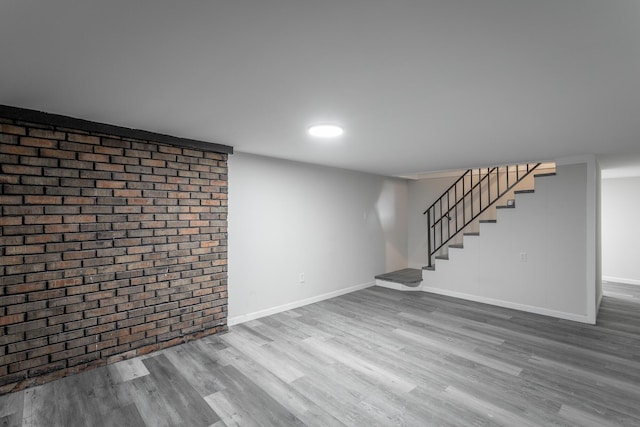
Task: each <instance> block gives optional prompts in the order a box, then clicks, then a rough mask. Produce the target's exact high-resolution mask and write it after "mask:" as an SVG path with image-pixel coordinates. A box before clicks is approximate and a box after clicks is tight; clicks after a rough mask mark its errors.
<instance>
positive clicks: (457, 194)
mask: <svg viewBox="0 0 640 427" xmlns="http://www.w3.org/2000/svg"><path fill="white" fill-rule="evenodd" d="M549 167H550V166H549V165H545V169H544V170H545V172H542V173H536V172H538V171H542V170H543V168H542V163H525V164H517V165H505V166H494V167H490V168H478V169H468V170H467V171H466V172H464V174H462V176H460V178H458V179H457V180H456V181H455V182H454V183H453V184H452V185H451V186H450V187H449V188H448V189H447V190H446V191H445V192H444V193H443V194H442V195H441V196H440V197H439V198H438V199H437V200H436V201H435V202H433V204H431V206H429V207H428V208H427V209H426V210H425V211H424V212H423V215H425V216H426V220H427V265H426V266H425V267H423V268H424V269H425V270H434V269H435V264H434V262H433V260H434V259H436V260H447V259H449V249H450V248H451V249H462V248H463V241H462V237H463V236H465V235H466V236H477V235H479V224H481V223H495V222H496V209H513V208H515V195H516V194H519V193H532V192H533V191H534V189H533V179H532V178H533V177H535V176H541V175H554V174H555V168H554V169H551V170H552V171H553V172H549V169H548V168H549Z"/></svg>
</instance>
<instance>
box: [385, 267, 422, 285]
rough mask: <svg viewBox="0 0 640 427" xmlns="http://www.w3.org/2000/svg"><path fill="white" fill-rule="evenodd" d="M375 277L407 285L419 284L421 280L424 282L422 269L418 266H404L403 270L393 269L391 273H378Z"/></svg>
mask: <svg viewBox="0 0 640 427" xmlns="http://www.w3.org/2000/svg"><path fill="white" fill-rule="evenodd" d="M375 279H377V280H384V281H386V282H393V283H400V284H401V285H406V286H418V285H419V284H420V282H422V270H419V269H417V268H403V269H402V270H397V271H392V272H391V273H385V274H378V275H377V276H375Z"/></svg>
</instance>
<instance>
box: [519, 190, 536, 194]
mask: <svg viewBox="0 0 640 427" xmlns="http://www.w3.org/2000/svg"><path fill="white" fill-rule="evenodd" d="M514 193H515V194H528V193H535V190H516V191H514Z"/></svg>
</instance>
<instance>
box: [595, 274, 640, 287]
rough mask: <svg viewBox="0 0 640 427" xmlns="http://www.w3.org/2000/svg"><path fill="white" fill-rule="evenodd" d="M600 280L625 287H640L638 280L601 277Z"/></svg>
mask: <svg viewBox="0 0 640 427" xmlns="http://www.w3.org/2000/svg"><path fill="white" fill-rule="evenodd" d="M602 280H606V281H607V282H616V283H624V284H626V285H640V280H636V279H626V278H624V277H613V276H602Z"/></svg>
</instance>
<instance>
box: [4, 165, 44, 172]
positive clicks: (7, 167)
mask: <svg viewBox="0 0 640 427" xmlns="http://www.w3.org/2000/svg"><path fill="white" fill-rule="evenodd" d="M0 170H2V172H3V173H8V174H14V175H42V168H39V167H35V166H25V165H9V164H3V165H0Z"/></svg>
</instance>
